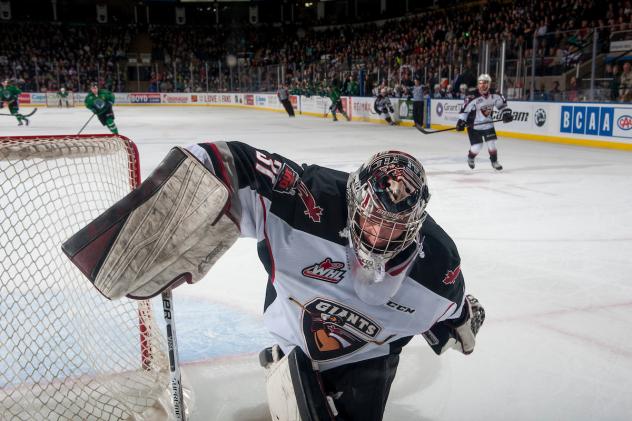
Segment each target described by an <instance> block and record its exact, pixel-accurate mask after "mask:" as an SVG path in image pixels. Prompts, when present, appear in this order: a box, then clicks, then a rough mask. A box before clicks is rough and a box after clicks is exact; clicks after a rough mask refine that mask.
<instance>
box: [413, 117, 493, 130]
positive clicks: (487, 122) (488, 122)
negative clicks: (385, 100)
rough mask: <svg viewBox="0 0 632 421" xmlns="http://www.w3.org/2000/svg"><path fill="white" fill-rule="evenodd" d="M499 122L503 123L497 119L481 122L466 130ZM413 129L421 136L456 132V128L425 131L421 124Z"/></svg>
mask: <svg viewBox="0 0 632 421" xmlns="http://www.w3.org/2000/svg"><path fill="white" fill-rule="evenodd" d="M500 121H503V119H502V118H499V119H497V120H492V121H485V122H482V123H476V124H472V125H471V126H467V127H468V128H472V127H476V126H482V125H483V124H491V123H498V122H500ZM415 128H417V130H419V131H420V132H422V133H423V134H435V133H441V132H449V131H450V130H456V127H450V128H449V129H441V130H427V129H425V128H423V127H422V126H421V124H415Z"/></svg>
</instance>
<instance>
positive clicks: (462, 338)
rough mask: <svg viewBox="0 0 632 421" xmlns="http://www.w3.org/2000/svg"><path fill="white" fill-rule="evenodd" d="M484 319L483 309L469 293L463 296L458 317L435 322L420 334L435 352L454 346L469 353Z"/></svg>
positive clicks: (439, 352) (472, 348) (440, 352)
mask: <svg viewBox="0 0 632 421" xmlns="http://www.w3.org/2000/svg"><path fill="white" fill-rule="evenodd" d="M484 321H485V309H484V308H483V306H482V305H481V303H479V302H478V300H477V299H476V298H474V297H473V296H471V295H467V296H466V297H465V303H464V304H463V311H462V312H461V316H460V317H459V318H458V319H450V320H444V321H441V322H439V323H436V324H435V325H434V326H432V327H431V328H430V329H429V330H428V331H427V332H424V333H423V334H422V336H423V337H424V339H426V342H428V344H429V345H430V347H431V348H432V350H433V351H434V352H435V353H436V354H437V355H441V354H443V353H444V352H445V351H446V350H447V349H448V348H454V349H456V350H457V351H459V352H462V353H463V354H465V355H467V354H471V353H472V351H474V345H475V344H476V334H477V333H478V331H479V329H480V328H481V326H482V325H483V322H484Z"/></svg>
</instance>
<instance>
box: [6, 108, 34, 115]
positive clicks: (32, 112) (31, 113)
mask: <svg viewBox="0 0 632 421" xmlns="http://www.w3.org/2000/svg"><path fill="white" fill-rule="evenodd" d="M36 111H37V108H35V109H34V110H33V111H31V112H30V113H28V114H22V117H30V116H32V115H33V114H35V112H36ZM0 115H6V116H8V117H15V115H14V114H0Z"/></svg>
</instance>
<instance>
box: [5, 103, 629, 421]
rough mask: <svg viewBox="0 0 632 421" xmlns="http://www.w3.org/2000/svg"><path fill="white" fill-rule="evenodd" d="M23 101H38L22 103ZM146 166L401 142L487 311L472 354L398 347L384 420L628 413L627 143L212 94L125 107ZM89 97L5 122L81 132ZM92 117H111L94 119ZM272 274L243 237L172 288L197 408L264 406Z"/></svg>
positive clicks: (327, 162) (223, 413) (332, 161)
mask: <svg viewBox="0 0 632 421" xmlns="http://www.w3.org/2000/svg"><path fill="white" fill-rule="evenodd" d="M25 110H26V111H27V112H28V110H29V109H28V108H27V109H25ZM115 113H116V123H117V125H118V126H119V129H120V132H121V134H123V135H125V136H127V137H129V138H130V139H132V140H133V141H134V142H135V143H136V144H137V145H138V149H139V151H140V160H141V170H142V175H143V177H146V176H147V175H148V174H149V173H150V172H151V170H152V169H153V168H154V167H155V166H156V165H157V164H158V162H159V161H160V160H161V159H162V158H163V157H164V156H165V155H166V153H167V152H168V150H169V149H170V148H171V147H173V146H175V145H187V144H190V143H196V142H202V141H209V140H240V141H244V142H247V143H249V144H251V145H253V146H256V147H259V148H263V149H266V150H268V151H271V152H276V153H279V154H282V155H285V156H287V157H289V158H292V159H293V160H295V161H297V162H300V163H302V162H307V163H317V164H320V165H324V166H330V167H334V168H337V169H340V170H345V171H349V170H352V169H355V168H356V167H357V166H358V165H359V164H360V163H361V162H362V161H364V160H365V159H366V158H368V157H369V156H370V155H371V154H372V153H374V152H377V151H380V150H384V149H400V150H403V151H406V152H409V153H412V154H414V155H415V156H417V157H418V158H419V159H420V160H421V161H422V163H423V164H424V166H425V168H426V172H427V174H428V180H429V187H430V192H431V195H432V198H431V200H430V204H429V208H428V209H429V212H430V214H431V215H432V216H433V217H434V219H435V220H436V221H437V222H438V223H439V224H440V225H442V227H443V228H444V229H445V230H446V231H447V232H448V233H449V234H450V235H451V236H452V238H453V239H454V241H455V242H456V244H457V246H458V247H459V251H460V254H461V258H462V265H461V267H462V269H463V273H464V275H465V280H466V285H467V288H468V291H469V293H472V294H473V295H475V296H476V297H477V298H478V299H479V300H480V301H481V303H482V304H483V305H484V307H485V310H486V314H487V318H486V321H485V324H484V326H483V328H482V329H481V332H480V334H479V336H478V338H477V339H478V341H477V346H476V350H475V352H474V353H473V354H472V355H470V356H464V355H461V354H459V353H457V352H455V351H451V352H448V353H447V354H444V355H443V356H441V357H437V356H435V354H434V353H433V352H432V350H431V349H430V348H429V347H428V346H427V345H426V344H425V342H424V341H423V340H422V339H421V338H416V340H414V341H413V342H412V343H411V344H410V345H408V346H407V347H405V348H404V351H403V353H402V360H401V363H400V366H399V370H398V375H397V377H396V379H395V383H394V386H393V389H392V391H391V396H390V399H389V403H388V405H387V409H386V415H385V420H389V421H401V420H441V421H449V420H455V421H456V420H464V419H468V420H485V421H489V420H516V421H517V420H538V421H541V420H573V421H577V420H600V421H603V420H630V419H632V399H630V397H629V394H630V391H632V275H631V273H632V222H631V219H632V218H631V217H632V152H623V151H615V150H606V149H591V148H583V147H576V146H567V145H559V144H553V143H542V142H535V141H527V140H517V139H510V138H503V137H501V138H500V140H499V142H498V148H499V160H500V162H501V163H502V165H503V166H504V167H505V169H504V170H503V171H502V172H496V171H494V170H493V169H492V168H491V165H490V162H489V159H488V155H487V151H486V150H483V152H482V153H481V155H479V157H478V158H477V162H476V163H477V166H476V169H475V170H470V169H469V168H468V167H467V164H466V155H467V150H468V147H469V143H468V141H467V137H466V135H464V134H457V133H454V132H448V133H443V134H436V135H428V136H426V135H423V134H421V133H419V132H418V131H416V130H415V129H413V128H408V127H389V126H385V125H374V124H368V123H359V122H352V123H348V122H344V121H339V122H337V123H334V122H332V121H331V120H324V119H320V118H313V117H301V116H298V117H297V118H295V119H289V118H288V117H287V116H286V115H285V114H281V113H274V112H266V111H257V110H245V109H227V108H210V107H188V108H184V107H122V106H121V107H115ZM89 117H90V114H89V111H87V110H85V109H82V108H76V109H69V110H68V109H66V110H59V109H46V108H41V109H39V110H38V112H37V113H36V114H35V115H34V116H33V117H32V118H31V125H30V126H29V127H17V126H16V123H15V120H14V119H12V118H6V117H5V118H4V119H2V120H0V132H1V134H2V135H37V134H75V133H77V131H78V130H79V129H80V128H81V126H82V125H83V124H84V123H85V121H86V120H87V119H88V118H89ZM84 133H106V129H105V128H104V127H102V126H101V125H100V124H99V122H98V121H97V120H96V118H95V119H93V120H92V122H91V123H90V125H89V126H88V128H87V129H86V130H85V132H84ZM265 285H266V274H265V272H264V270H263V266H262V265H261V264H260V263H259V261H258V258H257V254H256V249H255V242H254V240H239V241H238V243H237V244H236V245H235V246H234V247H233V248H232V249H231V250H230V251H229V253H228V254H227V255H225V256H224V257H223V258H222V259H221V261H220V262H219V263H218V264H217V265H216V266H215V267H214V268H213V270H212V271H211V273H209V274H208V276H207V277H206V279H204V280H202V281H200V282H199V283H197V284H196V285H186V286H183V287H180V288H179V289H177V290H176V291H175V292H174V295H175V297H176V302H175V305H176V308H175V319H176V325H177V331H178V343H179V347H180V352H181V359H182V361H183V371H184V374H185V376H186V379H187V380H188V381H189V384H190V385H191V387H192V389H193V392H194V394H195V407H194V408H193V416H192V417H191V419H192V420H194V421H213V420H217V421H230V420H239V421H259V420H267V419H269V418H270V417H269V415H268V413H267V406H266V396H265V389H264V382H263V371H262V369H261V368H260V367H259V365H258V358H257V354H258V351H259V350H260V349H262V348H263V347H265V346H268V345H271V342H270V339H269V337H268V335H267V334H266V332H265V330H264V329H263V323H262V316H261V313H262V309H263V297H264V291H265Z"/></svg>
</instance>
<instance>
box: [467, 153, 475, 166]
mask: <svg viewBox="0 0 632 421" xmlns="http://www.w3.org/2000/svg"><path fill="white" fill-rule="evenodd" d="M467 165H468V166H469V167H470V168H471V169H474V158H470V157H469V156H468V157H467Z"/></svg>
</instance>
